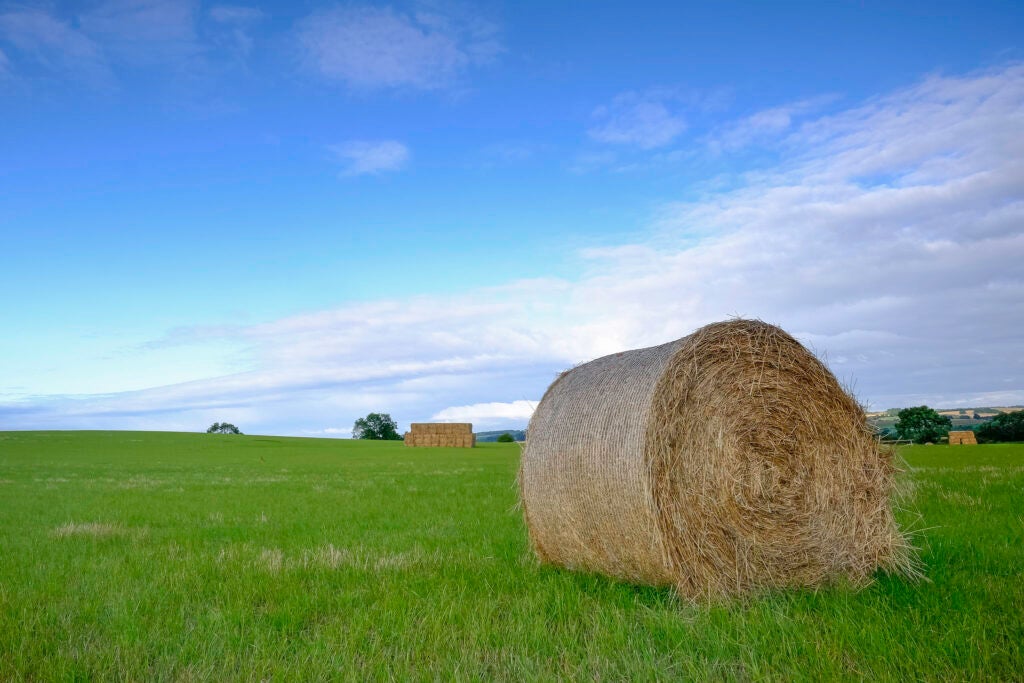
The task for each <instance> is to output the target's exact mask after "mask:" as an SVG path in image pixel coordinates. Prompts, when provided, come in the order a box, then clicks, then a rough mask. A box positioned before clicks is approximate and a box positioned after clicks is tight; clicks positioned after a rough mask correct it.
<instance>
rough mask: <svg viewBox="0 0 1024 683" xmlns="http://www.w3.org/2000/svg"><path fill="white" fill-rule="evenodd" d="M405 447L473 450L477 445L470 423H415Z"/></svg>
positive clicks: (406, 434) (407, 433)
mask: <svg viewBox="0 0 1024 683" xmlns="http://www.w3.org/2000/svg"><path fill="white" fill-rule="evenodd" d="M405 445H406V446H415V447H426V448H472V447H473V446H475V445H476V437H475V436H474V435H473V425H472V424H471V423H469V422H413V423H412V424H411V425H410V426H409V431H408V432H406V433H405Z"/></svg>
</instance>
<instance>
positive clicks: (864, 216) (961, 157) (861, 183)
mask: <svg viewBox="0 0 1024 683" xmlns="http://www.w3.org/2000/svg"><path fill="white" fill-rule="evenodd" d="M1022 126H1024V67H1022V66H1019V65H1010V66H1006V67H1003V68H1000V69H994V70H991V71H986V72H983V73H976V74H971V75H968V76H962V77H932V78H928V79H926V80H924V81H922V82H920V83H917V84H915V85H913V86H911V87H907V88H903V89H901V90H898V91H896V92H892V93H889V94H887V95H884V96H879V97H876V98H873V99H871V100H868V101H865V102H862V103H859V104H856V105H854V106H851V107H848V108H847V109H845V110H843V111H838V112H833V113H830V114H828V115H824V116H823V115H818V116H816V117H814V116H808V117H807V119H806V120H805V121H803V122H802V123H801V124H800V125H799V126H793V127H791V128H792V130H790V132H788V133H786V134H785V136H786V142H785V145H783V146H782V147H781V148H780V154H781V161H779V162H778V163H776V164H774V165H773V166H771V167H769V168H764V169H762V170H761V171H760V172H758V173H747V174H744V175H742V176H739V177H737V178H736V179H734V182H731V183H728V184H727V187H729V189H727V190H724V191H720V190H713V189H708V190H707V192H706V194H705V195H704V196H703V197H701V198H699V199H697V200H693V201H688V202H680V203H675V204H669V205H666V206H664V207H663V208H662V209H661V211H660V212H659V213H658V217H657V220H656V222H655V224H654V225H652V226H651V230H650V233H649V234H648V235H647V236H646V237H645V238H644V239H642V240H638V241H636V242H634V243H629V244H622V245H618V246H615V247H612V248H601V249H592V250H588V251H586V252H584V253H583V254H582V255H583V257H584V258H585V259H586V260H587V262H588V263H589V264H590V268H589V270H587V271H586V272H585V273H584V274H583V275H582V276H580V277H579V278H576V279H572V280H566V279H544V280H532V281H521V282H513V283H510V284H507V285H504V286H500V287H494V288H492V289H488V290H480V291H472V292H466V293H463V294H461V295H457V296H444V297H440V296H437V297H419V298H407V299H396V300H388V301H373V302H367V303H364V304H360V305H352V306H347V307H343V308H340V309H336V310H329V311H321V312H318V313H310V314H306V315H301V316H293V317H289V318H284V319H281V320H277V321H273V322H270V323H265V324H261V325H251V326H235V327H223V328H218V329H216V330H212V331H211V330H205V331H203V332H201V333H199V332H197V334H199V335H201V336H202V338H203V339H206V338H208V337H210V336H212V337H214V338H215V341H217V342H218V343H233V344H236V345H237V346H238V348H240V349H246V350H248V351H249V357H251V362H250V366H249V368H248V369H247V370H246V371H244V372H238V373H234V374H231V375H227V376H223V377H215V378H210V379H205V380H200V381H196V382H190V383H184V384H178V385H174V386H170V387H162V388H154V389H147V390H145V391H141V392H131V393H123V394H115V395H111V396H92V397H82V398H77V399H74V398H69V397H51V398H46V399H31V400H25V401H21V402H18V403H9V404H8V405H7V406H6V407H3V408H0V413H2V414H3V416H4V421H5V424H8V425H11V426H25V427H29V426H53V425H58V426H135V427H141V428H149V427H152V426H159V427H161V428H190V429H197V428H201V427H203V426H205V424H209V423H210V422H212V421H214V420H221V421H222V420H228V421H230V422H233V423H235V424H239V425H240V426H242V427H243V429H245V430H246V431H278V432H289V433H301V430H304V429H306V430H318V429H323V427H322V426H323V425H325V424H328V425H336V424H339V423H340V424H345V423H347V422H348V419H341V418H339V416H346V417H347V418H350V419H354V418H355V417H358V416H359V415H361V414H365V413H366V412H369V411H371V410H381V409H384V410H387V411H389V412H391V413H392V415H394V416H395V417H396V418H397V419H398V420H399V421H400V422H403V423H404V422H407V421H411V420H415V419H424V418H427V417H429V416H439V415H442V414H443V415H445V416H451V417H449V418H438V419H456V416H462V415H466V416H469V415H470V411H476V412H475V413H473V416H474V417H473V419H474V421H477V422H480V421H483V420H484V419H485V416H487V415H490V416H492V417H494V419H497V418H498V417H499V416H500V415H502V414H505V415H510V414H521V415H525V409H523V410H522V412H521V413H516V410H517V408H515V406H517V405H522V404H520V403H519V402H520V401H523V399H539V397H540V395H541V394H542V392H543V391H544V389H545V387H546V386H547V385H548V384H549V383H550V382H551V381H552V380H553V379H554V378H555V376H556V373H557V371H558V370H561V369H564V368H566V367H568V366H571V365H572V364H573V363H576V362H579V361H581V360H586V359H589V358H593V357H596V356H598V355H602V354H606V353H611V352H614V351H618V350H622V349H626V348H635V347H638V346H645V345H650V344H655V343H660V342H664V341H667V340H670V339H673V338H676V337H678V336H681V335H683V334H687V333H689V332H690V331H692V330H693V329H695V328H696V327H698V326H699V325H702V324H704V323H707V322H710V321H712V320H718V319H723V318H726V317H728V316H730V315H733V314H740V315H745V316H751V317H760V318H762V319H765V320H768V321H771V322H776V323H779V324H782V325H783V326H784V327H786V328H787V329H789V330H790V331H792V332H794V333H795V334H797V335H798V336H799V337H800V338H801V339H803V340H804V341H805V342H807V343H808V344H810V345H811V346H812V347H813V348H814V349H815V350H817V351H818V352H819V353H821V354H823V355H824V356H825V358H826V360H827V361H828V362H829V363H830V364H831V366H832V367H833V369H834V370H835V371H836V372H837V374H838V375H839V376H840V378H842V379H844V380H855V381H856V382H855V389H856V391H857V392H858V394H859V395H860V396H861V397H862V398H863V399H865V400H867V401H870V402H871V403H872V404H874V405H876V406H881V407H888V406H897V405H907V404H910V403H915V404H919V403H922V402H925V403H935V404H942V405H957V404H971V403H975V404H976V403H1003V404H1005V403H1021V402H1024V359H1022V357H1021V355H1020V353H1019V349H1020V345H1021V340H1022V339H1024V265H1022V264H1024V233H1022V231H1021V230H1020V226H1021V225H1024V192H1022V189H1021V188H1024V162H1022V161H1021V160H1022V159H1024V139H1022V138H1021V136H1020V135H1019V132H1020V130H1021V127H1022ZM180 336H182V335H179V337H180ZM184 336H187V335H184ZM177 341H180V339H178V340H177ZM493 404H497V405H499V406H503V407H500V408H499V407H493ZM504 406H512V407H509V408H506V407H504ZM505 410H508V411H509V412H507V413H504V412H502V411H505ZM459 411H463V412H459ZM523 419H524V420H525V418H523ZM204 423H205V424H204ZM196 425H198V427H197V426H196ZM250 425H251V427H250ZM247 427H249V428H248V429H247Z"/></svg>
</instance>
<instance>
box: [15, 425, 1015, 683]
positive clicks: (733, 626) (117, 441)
mask: <svg viewBox="0 0 1024 683" xmlns="http://www.w3.org/2000/svg"><path fill="white" fill-rule="evenodd" d="M902 454H903V456H904V457H905V458H906V460H907V461H908V463H909V465H910V466H911V469H910V471H908V472H906V473H905V474H903V475H901V478H900V488H901V490H902V491H903V492H904V496H905V501H904V509H903V511H902V512H901V513H900V518H901V521H902V523H903V524H904V525H905V526H906V527H908V528H911V529H913V530H915V534H916V535H915V538H916V543H917V544H918V545H919V546H920V549H921V552H920V557H921V560H922V562H923V567H924V573H925V575H926V578H925V579H924V580H921V581H918V582H908V581H906V580H904V579H902V578H898V577H886V576H881V577H879V578H878V580H877V581H876V582H875V583H874V584H873V585H872V586H871V587H869V588H867V589H865V590H863V591H860V592H856V591H852V590H850V589H848V588H846V587H844V586H834V587H830V588H827V589H823V590H820V591H818V592H810V591H807V592H786V593H771V594H765V595H760V596H757V597H754V598H751V599H748V600H746V601H733V602H727V603H722V604H715V605H694V604H689V603H686V602H680V601H679V600H677V599H676V598H675V597H674V596H673V594H672V592H671V591H669V590H666V589H654V588H645V587H638V586H632V585H628V584H623V583H617V582H615V581H611V580H607V579H604V578H601V577H597V576H591V575H584V574H578V573H572V572H567V571H561V570H557V569H552V568H546V567H540V566H538V565H537V564H536V563H535V562H534V560H533V558H532V556H531V555H530V552H529V549H528V546H527V543H526V536H525V531H524V528H523V523H522V520H521V517H520V514H519V511H518V510H517V508H516V489H515V471H516V467H517V461H518V455H519V447H518V446H517V445H515V444H507V445H506V444H484V445H482V446H480V447H477V448H475V449H472V450H468V449H465V450H464V449H407V448H404V447H403V445H402V444H401V443H400V442H399V443H387V442H359V441H349V440H327V439H293V438H278V437H261V436H215V435H206V434H173V433H143V432H3V433H0V680H12V681H20V680H45V681H49V680H96V679H114V680H135V681H149V680H204V681H206V680H266V679H270V680H280V681H298V680H334V679H340V680H367V679H370V680H379V679H395V680H409V679H413V680H417V679H422V680H451V679H460V680H493V679H498V680H566V679H569V680H587V681H590V680H624V679H630V680H691V679H697V680H705V679H707V680H823V679H825V680H827V679H851V680H950V679H966V680H983V679H984V680H993V679H999V680H1014V679H1016V680H1019V679H1021V677H1024V650H1022V648H1024V645H1022V643H1024V504H1022V503H1024V445H1005V446H998V445H994V446H959V447H949V446H930V447H926V446H919V447H911V448H907V449H905V450H904V451H903V452H902Z"/></svg>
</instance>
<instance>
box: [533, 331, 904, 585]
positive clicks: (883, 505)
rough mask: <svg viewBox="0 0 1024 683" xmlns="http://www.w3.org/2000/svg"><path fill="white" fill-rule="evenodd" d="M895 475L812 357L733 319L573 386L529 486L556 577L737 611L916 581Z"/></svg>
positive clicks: (545, 435)
mask: <svg viewBox="0 0 1024 683" xmlns="http://www.w3.org/2000/svg"><path fill="white" fill-rule="evenodd" d="M891 458H892V454H891V452H890V451H888V449H883V448H882V447H881V446H880V445H879V444H878V442H877V441H876V439H875V438H874V437H873V436H872V434H871V432H870V430H869V428H868V426H867V423H866V420H865V416H864V412H863V410H862V409H861V407H860V405H859V404H858V403H857V402H856V401H855V400H854V399H853V398H851V397H850V396H849V395H848V394H847V393H846V392H845V391H844V390H843V388H842V387H841V386H840V385H839V383H838V382H837V381H836V379H835V377H834V376H833V375H832V373H831V372H829V370H828V369H827V368H826V367H825V366H824V365H823V364H822V363H821V362H819V361H818V359H817V358H815V357H814V356H813V355H812V354H811V353H810V352H809V351H807V349H805V348H804V347H803V346H801V344H800V343H799V342H798V341H796V340H795V339H794V338H793V337H791V336H790V335H788V334H786V333H785V332H784V331H782V330H781V329H779V328H778V327H775V326H773V325H768V324H766V323H763V322H760V321H751V320H734V321H729V322H723V323H715V324H712V325H708V326H706V327H703V328H701V329H700V330H698V331H697V332H695V333H693V334H692V335H690V336H688V337H684V338H683V339H679V340H677V341H674V342H670V343H668V344H663V345H661V346H654V347H651V348H648V349H637V350H635V351H625V352H623V353H616V354H613V355H610V356H605V357H604V358H599V359H597V360H594V361H591V362H589V363H586V364H584V365H580V366H578V367H576V368H574V369H572V370H569V371H568V372H565V373H563V374H562V375H561V376H560V377H559V378H558V379H557V380H556V381H555V382H554V383H553V384H552V385H551V387H550V388H549V389H548V391H547V393H546V394H545V395H544V398H543V399H542V400H541V402H540V405H538V406H537V410H536V412H535V413H534V415H533V418H532V420H531V421H530V426H529V430H528V431H527V440H526V446H525V448H524V451H523V458H522V465H521V470H520V487H521V494H522V501H523V507H524V512H525V517H526V523H527V526H528V528H529V534H530V541H531V544H532V546H533V548H534V551H535V552H536V554H537V556H538V557H539V558H540V560H541V561H542V562H547V563H551V564H555V565H560V566H563V567H568V568H571V569H581V570H586V571H595V572H601V573H605V574H610V575H612V576H616V577H621V578H624V579H627V580H631V581H637V582H642V583H650V584H656V585H674V586H676V587H677V589H678V591H679V592H680V593H682V594H683V595H686V596H690V597H699V596H716V595H729V594H740V593H746V592H749V591H751V590H756V589H759V588H773V587H783V586H816V585H820V584H822V583H824V582H828V581H831V580H835V579H837V578H840V577H845V578H847V579H849V580H851V581H852V582H854V583H856V584H863V583H866V582H867V581H869V580H870V578H871V576H872V575H873V573H874V572H875V570H877V569H879V568H881V569H887V570H900V569H908V568H909V567H910V554H909V546H908V544H907V542H906V540H905V538H904V536H903V535H902V534H901V532H900V530H899V529H898V527H897V525H896V522H895V520H894V518H893V512H892V507H891V501H890V498H891V495H890V494H891V489H892V480H893V473H894V468H893V465H892V462H891Z"/></svg>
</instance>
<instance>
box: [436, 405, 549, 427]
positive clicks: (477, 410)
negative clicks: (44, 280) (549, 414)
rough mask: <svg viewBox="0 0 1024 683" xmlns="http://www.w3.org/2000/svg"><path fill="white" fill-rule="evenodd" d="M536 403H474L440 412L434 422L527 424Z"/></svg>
mask: <svg viewBox="0 0 1024 683" xmlns="http://www.w3.org/2000/svg"><path fill="white" fill-rule="evenodd" d="M536 407H537V402H536V401H522V400H520V401H512V402H509V403H500V402H491V403H474V404H473V405H468V406H451V407H450V408H445V409H444V410H441V411H438V412H437V413H435V414H434V415H433V417H431V418H430V419H432V420H440V421H442V422H474V423H480V422H482V423H485V424H486V423H489V422H494V421H497V420H512V421H516V422H522V423H525V422H526V421H528V420H529V419H530V417H531V416H532V415H533V411H534V410H535V409H536Z"/></svg>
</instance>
